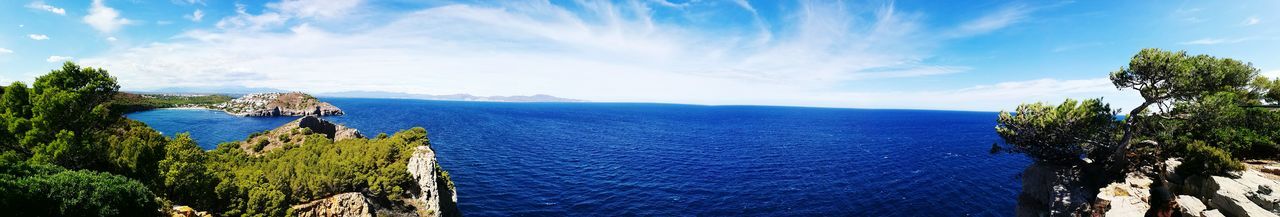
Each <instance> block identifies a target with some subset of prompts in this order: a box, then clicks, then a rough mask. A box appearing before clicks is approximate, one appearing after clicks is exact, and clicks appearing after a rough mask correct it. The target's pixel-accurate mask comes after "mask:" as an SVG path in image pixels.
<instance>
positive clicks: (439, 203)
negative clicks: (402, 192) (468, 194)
mask: <svg viewBox="0 0 1280 217" xmlns="http://www.w3.org/2000/svg"><path fill="white" fill-rule="evenodd" d="M408 170H409V171H408V172H409V175H410V176H411V177H413V179H414V180H415V181H417V183H418V188H419V191H417V192H414V194H415V195H414V198H413V200H414V201H413V203H414V204H416V205H417V207H418V210H419V215H421V216H432V217H435V216H461V213H460V212H459V211H458V197H457V191H456V190H455V189H454V187H453V183H452V181H450V180H449V178H448V177H447V176H446V175H445V174H447V173H446V172H445V171H442V170H441V169H440V166H439V165H437V161H436V154H435V151H433V150H431V147H429V146H418V147H417V148H416V149H414V151H413V156H412V157H410V158H409V163H408Z"/></svg>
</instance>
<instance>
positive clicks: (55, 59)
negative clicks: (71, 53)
mask: <svg viewBox="0 0 1280 217" xmlns="http://www.w3.org/2000/svg"><path fill="white" fill-rule="evenodd" d="M71 59H74V58H71V57H64V56H49V58H47V59H44V61H45V62H51V63H56V62H63V61H67V60H71Z"/></svg>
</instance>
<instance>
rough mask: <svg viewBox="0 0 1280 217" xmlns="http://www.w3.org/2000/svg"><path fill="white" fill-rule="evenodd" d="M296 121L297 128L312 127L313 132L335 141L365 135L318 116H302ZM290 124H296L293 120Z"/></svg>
mask: <svg viewBox="0 0 1280 217" xmlns="http://www.w3.org/2000/svg"><path fill="white" fill-rule="evenodd" d="M295 122H296V128H306V129H310V130H311V132H314V133H320V134H324V135H325V137H328V138H329V139H332V140H333V141H339V140H344V139H359V138H364V135H361V134H360V131H359V130H356V129H355V128H349V127H346V126H342V125H339V124H334V123H332V122H329V121H326V120H324V119H320V118H319V117H316V116H306V117H302V118H299V119H298V120H296V121H295ZM290 124H294V122H291V123H290ZM286 126H288V125H286Z"/></svg>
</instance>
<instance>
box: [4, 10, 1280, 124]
mask: <svg viewBox="0 0 1280 217" xmlns="http://www.w3.org/2000/svg"><path fill="white" fill-rule="evenodd" d="M1275 11H1280V1H1260V0H1259V1H1252V0H1248V1H1233V2H1230V3H1223V2H1215V1H1181V2H1179V1H1154V0H1140V1H1079V2H1074V1H963V2H949V1H941V2H940V1H772V0H770V1H751V0H724V1H716V0H635V1H443V0H442V1H432V0H383V1H379V0H278V1H249V0H241V1H229V0H76V1H72V0H7V1H2V2H0V82H4V83H5V84H7V83H9V82H13V81H23V82H27V83H28V84H29V83H30V82H31V81H33V80H34V79H35V77H37V76H40V75H43V74H45V73H48V72H49V70H52V69H55V68H58V67H59V66H60V64H61V63H62V62H63V61H75V62H77V63H79V64H81V65H85V66H91V67H100V68H104V69H106V70H108V71H109V72H110V73H111V74H112V75H114V76H116V77H117V79H118V81H119V82H120V84H121V86H122V88H123V89H124V90H131V91H145V90H154V89H160V88H168V87H220V86H243V87H260V88H277V89H285V90H296V91H306V92H312V93H325V92H340V91H388V92H402V93H415V94H459V93H466V94H474V95H532V94H549V95H554V96H559V97H565V98H574V99H584V100H590V101H600V102H661V103H689V104H709V105H786V106H818V107H846V108H904V109H945V110H975V111H1000V110H1012V109H1013V108H1015V107H1016V106H1017V105H1018V104H1020V103H1024V102H1037V101H1043V102H1050V103H1058V102H1061V101H1062V100H1064V99H1067V98H1076V99H1084V98H1097V97H1102V98H1103V99H1104V100H1105V101H1106V102H1110V103H1111V104H1112V105H1113V108H1123V109H1129V108H1132V107H1133V106H1135V105H1137V104H1138V102H1140V100H1141V99H1140V97H1138V96H1137V94H1136V92H1133V91H1125V90H1120V89H1117V88H1116V87H1115V86H1113V85H1112V84H1111V83H1110V81H1109V80H1108V79H1107V75H1108V73H1110V72H1112V71H1115V70H1117V69H1119V68H1121V67H1122V66H1125V65H1126V64H1128V61H1129V58H1130V57H1132V56H1133V55H1134V54H1135V53H1137V51H1138V50H1140V49H1142V48H1162V49H1168V50H1186V51H1187V52H1189V53H1191V54H1209V55H1214V56H1218V57H1229V58H1234V59H1239V60H1242V61H1246V62H1251V63H1252V64H1253V66H1254V67H1257V68H1258V69H1260V70H1261V72H1262V74H1264V75H1272V76H1273V77H1275V76H1274V75H1280V59H1277V56H1276V55H1275V52H1276V51H1278V50H1280V15H1277V14H1278V13H1275Z"/></svg>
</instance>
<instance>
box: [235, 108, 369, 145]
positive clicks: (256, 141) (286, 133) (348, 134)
mask: <svg viewBox="0 0 1280 217" xmlns="http://www.w3.org/2000/svg"><path fill="white" fill-rule="evenodd" d="M309 134H321V135H324V136H325V138H328V139H329V140H332V141H342V140H347V139H360V138H364V135H363V134H360V131H359V130H356V129H355V128H350V127H346V126H342V125H341V124H336V123H333V122H329V121H327V120H324V119H321V118H319V117H316V116H306V117H301V118H298V119H297V120H294V121H290V122H289V123H285V124H284V125H281V126H280V127H276V128H275V129H272V130H270V131H266V132H264V133H261V134H258V135H257V136H253V137H250V138H249V139H246V140H245V141H244V142H241V144H240V149H241V150H244V151H245V153H249V154H254V155H256V154H260V153H265V152H267V151H270V150H274V149H277V148H280V147H284V146H286V145H289V144H301V143H302V142H303V141H304V140H306V139H307V135H309Z"/></svg>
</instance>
